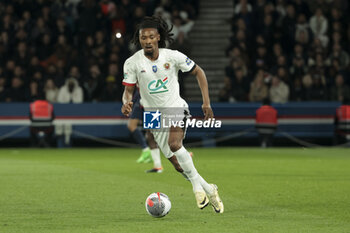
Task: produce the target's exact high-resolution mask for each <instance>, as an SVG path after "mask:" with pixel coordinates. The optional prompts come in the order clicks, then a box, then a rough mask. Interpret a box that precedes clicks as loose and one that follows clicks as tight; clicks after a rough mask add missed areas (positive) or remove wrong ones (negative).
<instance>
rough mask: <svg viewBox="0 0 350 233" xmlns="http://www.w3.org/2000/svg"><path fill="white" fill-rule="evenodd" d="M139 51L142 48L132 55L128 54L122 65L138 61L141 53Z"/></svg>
mask: <svg viewBox="0 0 350 233" xmlns="http://www.w3.org/2000/svg"><path fill="white" fill-rule="evenodd" d="M141 52H142V50H139V51H137V52H136V53H134V54H133V55H132V56H130V57H129V58H128V59H126V60H125V62H124V65H127V66H130V65H133V64H135V63H136V62H138V61H139V60H140V59H141V55H142V53H141Z"/></svg>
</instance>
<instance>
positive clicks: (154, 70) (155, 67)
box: [152, 65, 158, 73]
mask: <svg viewBox="0 0 350 233" xmlns="http://www.w3.org/2000/svg"><path fill="white" fill-rule="evenodd" d="M152 70H153V72H154V73H156V72H157V70H158V68H157V66H156V65H154V66H152Z"/></svg>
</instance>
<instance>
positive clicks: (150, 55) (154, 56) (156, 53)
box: [143, 49, 159, 61]
mask: <svg viewBox="0 0 350 233" xmlns="http://www.w3.org/2000/svg"><path fill="white" fill-rule="evenodd" d="M143 54H144V55H145V56H146V57H147V58H148V59H150V60H151V61H155V60H157V59H158V57H159V49H157V50H155V51H154V52H153V53H145V52H144V53H143Z"/></svg>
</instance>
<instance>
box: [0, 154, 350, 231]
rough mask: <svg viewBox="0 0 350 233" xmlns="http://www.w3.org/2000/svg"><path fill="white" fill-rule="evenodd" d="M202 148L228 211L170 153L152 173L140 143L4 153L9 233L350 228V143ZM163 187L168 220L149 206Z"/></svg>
mask: <svg viewBox="0 0 350 233" xmlns="http://www.w3.org/2000/svg"><path fill="white" fill-rule="evenodd" d="M192 151H193V152H194V154H195V155H194V162H195V165H196V167H197V170H198V171H199V172H200V174H201V175H202V176H203V177H204V178H205V179H206V180H207V181H209V182H214V183H216V184H217V185H218V187H219V192H220V195H221V198H222V200H223V202H224V205H225V213H224V214H221V215H220V214H216V213H214V212H213V210H212V209H211V207H210V206H208V207H207V208H205V209H204V210H199V209H197V207H196V203H195V199H194V195H193V193H192V187H191V184H190V183H189V182H187V181H186V180H185V179H184V178H183V177H182V176H181V175H180V174H178V173H177V172H176V171H175V170H174V169H173V168H172V166H171V164H170V163H169V162H168V161H166V160H165V159H163V158H162V162H163V165H164V169H165V170H164V172H163V173H162V174H146V173H145V172H144V171H145V170H146V169H149V168H151V164H137V163H136V162H135V160H136V159H137V158H138V155H139V152H140V150H137V149H62V150H55V149H51V150H44V149H43V150H36V149H1V150H0V232H1V233H7V232H11V233H21V232H23V233H32V232H33V233H34V232H35V233H41V232H42V233H56V232H62V233H78V232H79V233H90V232H91V233H114V232H121V233H124V232H152V233H153V232H169V233H171V232H181V233H189V232H194V233H197V232H210V233H213V232H218V233H222V232H240V233H243V232H257V233H264V232H266V233H274V232H275V233H288V232H296V233H304V232H305V233H312V232H317V233H320V232H332V233H333V232H334V233H343V232H350V149H301V148H299V149H297V148H296V149H258V148H255V149H248V148H247V149H244V148H213V149H207V148H206V149H199V148H198V149H193V150H192ZM156 191H159V192H163V193H165V194H167V195H168V196H169V197H170V199H171V202H172V209H171V211H170V213H169V214H168V215H167V216H166V217H164V218H160V219H156V218H152V217H150V216H149V215H148V214H147V212H146V210H145V205H144V202H145V199H146V197H147V196H148V195H149V194H150V193H152V192H156Z"/></svg>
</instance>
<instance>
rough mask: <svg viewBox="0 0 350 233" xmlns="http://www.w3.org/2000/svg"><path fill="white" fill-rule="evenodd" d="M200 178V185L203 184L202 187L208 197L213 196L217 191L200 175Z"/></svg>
mask: <svg viewBox="0 0 350 233" xmlns="http://www.w3.org/2000/svg"><path fill="white" fill-rule="evenodd" d="M198 176H199V181H200V183H201V185H202V187H203V189H204V191H205V192H206V194H208V195H213V194H214V191H215V190H214V188H213V187H212V186H211V185H210V184H208V183H207V182H206V181H205V180H204V179H203V177H202V176H201V175H199V174H198Z"/></svg>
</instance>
